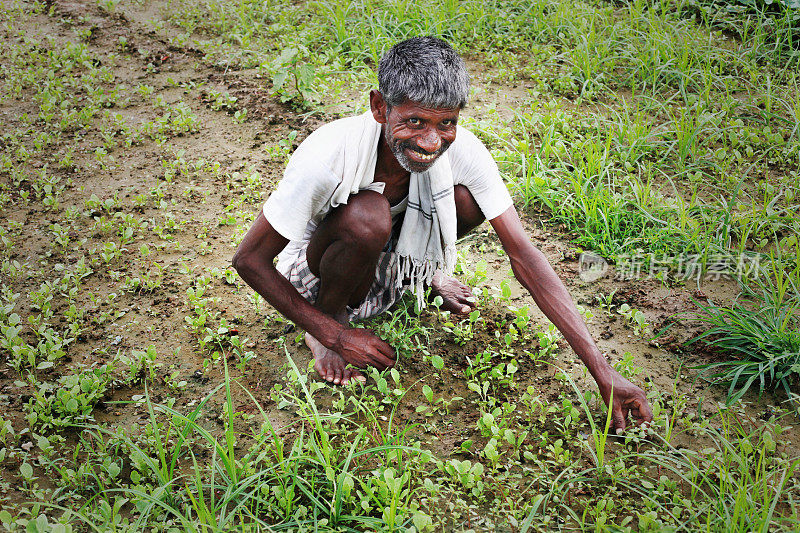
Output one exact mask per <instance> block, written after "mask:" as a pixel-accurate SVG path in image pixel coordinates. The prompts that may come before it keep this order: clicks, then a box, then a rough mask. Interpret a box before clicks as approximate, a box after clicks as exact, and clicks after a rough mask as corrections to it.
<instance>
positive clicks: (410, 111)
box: [384, 101, 460, 172]
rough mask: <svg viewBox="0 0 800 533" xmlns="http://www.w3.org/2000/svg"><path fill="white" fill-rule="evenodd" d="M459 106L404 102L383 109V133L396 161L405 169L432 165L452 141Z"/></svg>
mask: <svg viewBox="0 0 800 533" xmlns="http://www.w3.org/2000/svg"><path fill="white" fill-rule="evenodd" d="M459 111H460V109H459V108H431V107H425V106H422V105H420V104H418V103H416V102H410V101H406V102H404V103H402V104H400V105H396V106H394V107H392V108H391V110H388V111H387V114H386V124H385V128H384V131H385V136H386V144H388V145H389V148H390V149H391V151H392V153H393V154H394V156H395V158H397V161H398V162H399V163H400V166H402V167H403V168H404V169H406V170H407V171H409V172H424V171H426V170H428V169H429V168H431V166H433V163H434V162H436V160H437V159H438V158H439V156H441V155H442V154H443V153H444V152H445V151H446V150H447V149H448V148H449V147H450V145H451V144H453V141H455V140H456V123H457V122H458V114H459Z"/></svg>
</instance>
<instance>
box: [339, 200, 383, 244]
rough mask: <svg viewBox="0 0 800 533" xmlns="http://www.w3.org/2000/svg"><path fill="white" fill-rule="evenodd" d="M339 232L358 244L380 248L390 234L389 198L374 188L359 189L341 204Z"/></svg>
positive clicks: (345, 238)
mask: <svg viewBox="0 0 800 533" xmlns="http://www.w3.org/2000/svg"><path fill="white" fill-rule="evenodd" d="M338 209H341V210H342V211H341V213H340V214H339V215H340V216H339V220H338V221H337V224H338V226H339V235H340V239H341V240H345V241H348V242H349V243H351V244H354V245H356V246H357V247H359V248H362V247H363V248H365V249H368V250H377V251H380V250H383V247H384V246H385V245H386V242H387V241H388V240H389V237H390V236H391V234H392V215H391V213H390V210H389V201H388V200H387V199H386V197H385V196H383V195H382V194H380V193H377V192H375V191H361V192H359V193H358V194H354V195H353V196H351V197H350V199H349V200H348V202H347V204H346V205H342V206H340V207H339V208H338Z"/></svg>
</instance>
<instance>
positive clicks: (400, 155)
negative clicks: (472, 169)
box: [384, 128, 451, 172]
mask: <svg viewBox="0 0 800 533" xmlns="http://www.w3.org/2000/svg"><path fill="white" fill-rule="evenodd" d="M384 136H385V137H386V144H388V145H389V148H390V149H391V150H392V154H394V157H395V159H397V162H398V163H400V166H401V167H403V168H404V169H405V170H407V171H408V172H425V171H426V170H428V169H429V168H431V167H432V166H433V164H434V163H436V161H437V160H438V159H439V157H440V156H441V155H442V154H443V153H445V152H446V151H447V149H448V148H450V144H451V143H449V142H445V141H444V140H442V145H441V146H440V147H439V149H438V150H436V151H435V152H433V154H432V155H433V158H432V159H431V160H430V161H425V162H423V161H414V160H413V159H411V158H410V157H408V154H407V153H406V150H413V151H414V152H417V153H420V154H425V155H431V154H427V153H426V152H423V151H422V150H420V149H419V148H417V147H416V146H414V144H413V143H412V142H411V141H398V140H397V139H395V137H394V135H392V132H391V131H389V128H386V129H385V130H384Z"/></svg>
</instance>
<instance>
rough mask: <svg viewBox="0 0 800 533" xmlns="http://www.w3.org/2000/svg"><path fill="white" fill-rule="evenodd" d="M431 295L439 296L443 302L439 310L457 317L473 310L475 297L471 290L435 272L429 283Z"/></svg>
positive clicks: (438, 271) (455, 280) (454, 279)
mask: <svg viewBox="0 0 800 533" xmlns="http://www.w3.org/2000/svg"><path fill="white" fill-rule="evenodd" d="M431 295H432V296H434V297H436V296H441V297H442V300H444V302H443V303H442V305H441V309H442V310H444V311H450V312H451V313H456V314H459V315H465V314H467V313H469V312H470V311H472V310H473V309H475V297H474V296H473V295H472V290H471V289H470V288H469V287H467V286H466V285H464V284H463V283H461V282H460V281H458V280H457V279H456V278H451V277H449V276H445V275H444V274H442V272H441V271H440V270H437V271H436V273H434V275H433V280H432V281H431Z"/></svg>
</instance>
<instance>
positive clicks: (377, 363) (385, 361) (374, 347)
mask: <svg viewBox="0 0 800 533" xmlns="http://www.w3.org/2000/svg"><path fill="white" fill-rule="evenodd" d="M330 349H331V350H333V351H334V352H336V353H338V354H339V355H341V356H342V359H344V360H345V361H347V362H348V363H350V364H351V365H353V366H355V367H358V368H366V367H367V366H370V365H372V366H374V367H375V368H377V369H378V370H383V369H385V368H389V367H392V366H394V364H395V361H396V360H397V355H396V353H395V351H394V348H392V347H391V346H389V345H388V344H387V343H386V342H384V341H383V339H381V338H380V337H378V336H377V335H375V333H373V332H372V331H370V330H368V329H362V328H344V329H343V330H342V331H341V333H339V336H338V337H336V341H335V342H334V343H333V345H332V346H331V347H330Z"/></svg>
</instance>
